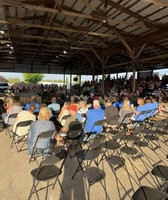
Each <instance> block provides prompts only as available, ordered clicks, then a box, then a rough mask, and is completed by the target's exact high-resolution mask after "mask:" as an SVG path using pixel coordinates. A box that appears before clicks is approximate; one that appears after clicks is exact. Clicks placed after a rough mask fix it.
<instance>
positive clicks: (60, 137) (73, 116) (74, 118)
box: [56, 105, 82, 143]
mask: <svg viewBox="0 0 168 200" xmlns="http://www.w3.org/2000/svg"><path fill="white" fill-rule="evenodd" d="M66 109H67V110H68V114H69V115H70V117H68V118H67V119H66V121H65V124H64V126H63V127H62V128H61V130H60V132H59V133H58V134H57V135H56V140H57V141H59V142H61V143H64V137H66V134H67V133H68V131H69V129H70V127H71V124H72V123H77V124H79V127H80V126H81V129H82V124H81V122H80V121H81V120H82V116H81V115H80V117H79V114H77V110H78V108H77V106H76V105H69V106H67V108H66ZM80 118H81V120H80V121H79V119H80Z"/></svg>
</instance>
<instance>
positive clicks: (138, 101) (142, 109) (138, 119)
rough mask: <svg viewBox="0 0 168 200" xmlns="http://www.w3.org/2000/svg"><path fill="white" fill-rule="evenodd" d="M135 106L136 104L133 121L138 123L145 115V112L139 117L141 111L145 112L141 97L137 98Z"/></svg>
mask: <svg viewBox="0 0 168 200" xmlns="http://www.w3.org/2000/svg"><path fill="white" fill-rule="evenodd" d="M137 104H138V107H137V108H136V110H135V113H136V115H135V116H134V120H135V121H138V122H140V121H143V120H144V119H145V115H146V112H145V113H144V115H140V113H141V112H142V111H146V110H145V106H144V99H143V98H142V97H139V98H138V99H137Z"/></svg>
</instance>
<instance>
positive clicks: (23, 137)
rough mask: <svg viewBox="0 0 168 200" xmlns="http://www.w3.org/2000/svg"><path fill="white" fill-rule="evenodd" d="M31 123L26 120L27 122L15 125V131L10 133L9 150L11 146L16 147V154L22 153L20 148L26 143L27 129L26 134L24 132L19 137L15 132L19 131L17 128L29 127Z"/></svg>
mask: <svg viewBox="0 0 168 200" xmlns="http://www.w3.org/2000/svg"><path fill="white" fill-rule="evenodd" d="M31 123H32V120H28V121H23V122H19V123H18V124H17V125H16V128H15V131H12V141H11V146H10V148H12V147H13V146H16V150H17V152H20V151H22V148H23V146H24V144H25V143H26V136H27V135H28V133H29V129H27V132H24V133H23V135H21V136H20V135H18V134H17V131H18V130H19V128H23V127H27V128H28V127H30V124H31ZM21 142H23V144H22V146H21V147H20V148H18V144H19V143H21Z"/></svg>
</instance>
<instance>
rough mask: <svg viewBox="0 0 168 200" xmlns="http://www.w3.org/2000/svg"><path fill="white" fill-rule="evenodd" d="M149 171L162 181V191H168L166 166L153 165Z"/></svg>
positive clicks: (167, 167)
mask: <svg viewBox="0 0 168 200" xmlns="http://www.w3.org/2000/svg"><path fill="white" fill-rule="evenodd" d="M151 173H152V174H153V175H154V176H155V177H156V178H160V179H161V180H163V181H164V183H163V186H164V187H163V186H162V185H160V187H161V189H162V190H163V192H168V166H165V165H157V166H155V167H154V168H153V169H152V171H151Z"/></svg>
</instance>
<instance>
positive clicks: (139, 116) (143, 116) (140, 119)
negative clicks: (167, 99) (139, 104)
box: [135, 110, 146, 121]
mask: <svg viewBox="0 0 168 200" xmlns="http://www.w3.org/2000/svg"><path fill="white" fill-rule="evenodd" d="M145 115H146V110H143V111H141V112H140V113H139V114H138V115H137V117H136V118H135V121H143V120H144V119H145Z"/></svg>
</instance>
